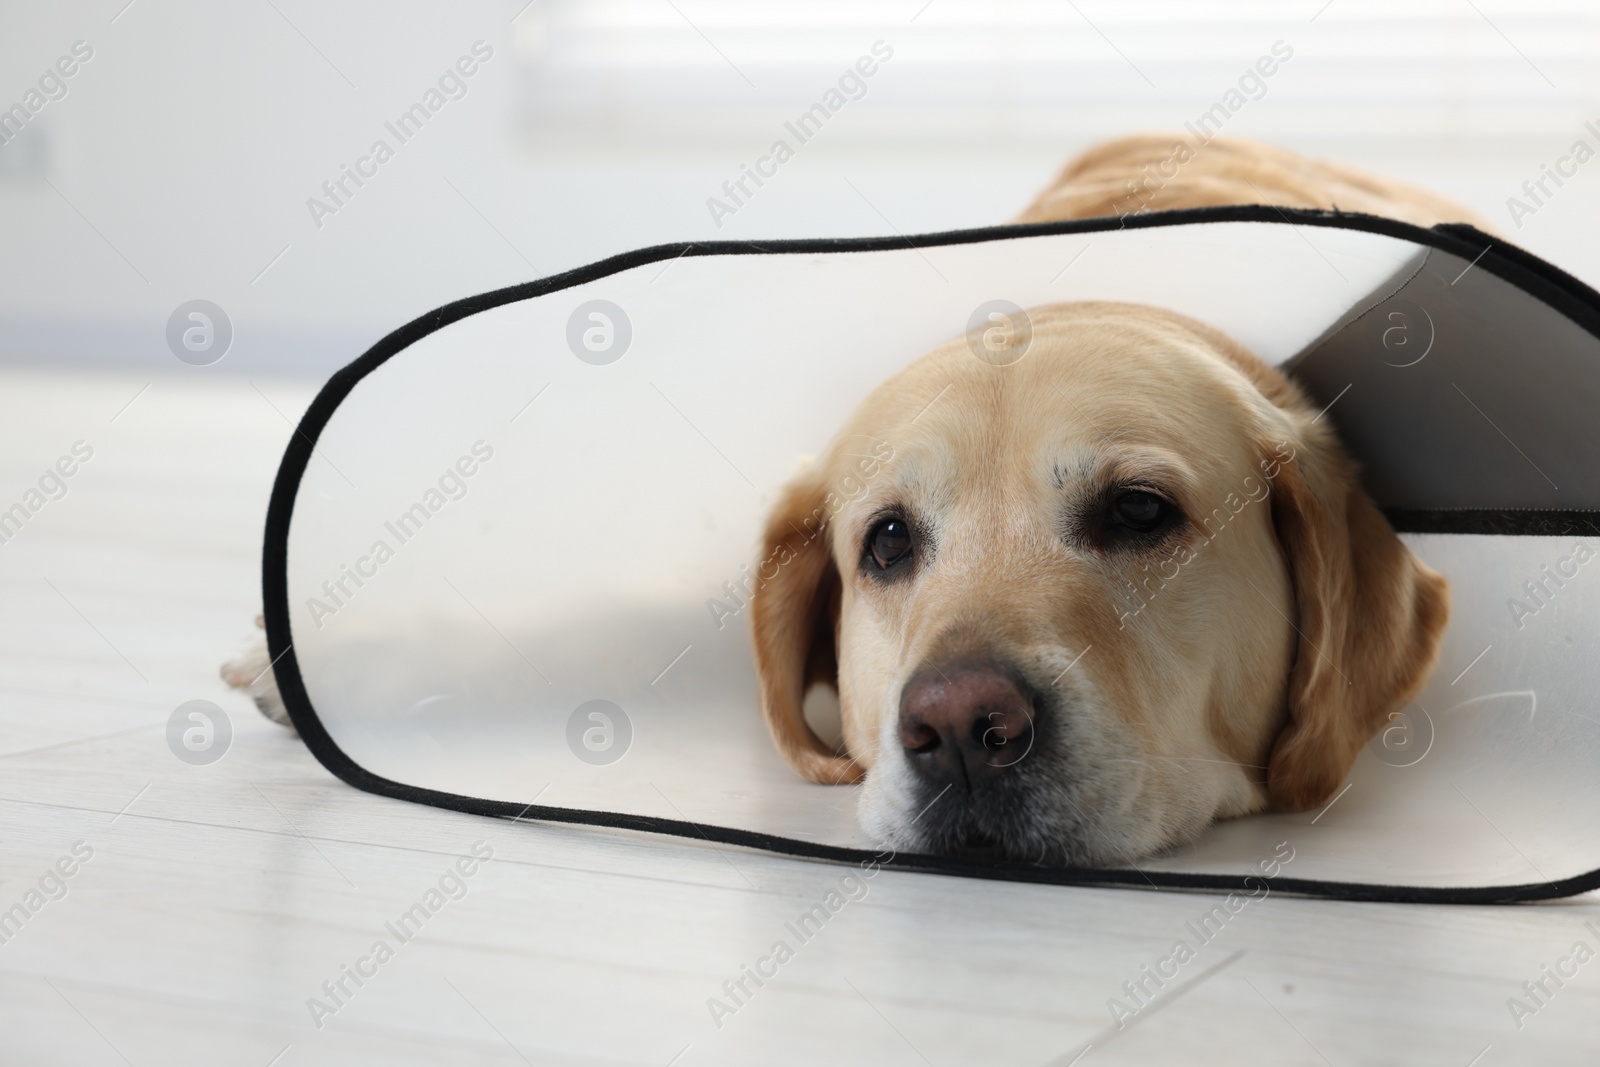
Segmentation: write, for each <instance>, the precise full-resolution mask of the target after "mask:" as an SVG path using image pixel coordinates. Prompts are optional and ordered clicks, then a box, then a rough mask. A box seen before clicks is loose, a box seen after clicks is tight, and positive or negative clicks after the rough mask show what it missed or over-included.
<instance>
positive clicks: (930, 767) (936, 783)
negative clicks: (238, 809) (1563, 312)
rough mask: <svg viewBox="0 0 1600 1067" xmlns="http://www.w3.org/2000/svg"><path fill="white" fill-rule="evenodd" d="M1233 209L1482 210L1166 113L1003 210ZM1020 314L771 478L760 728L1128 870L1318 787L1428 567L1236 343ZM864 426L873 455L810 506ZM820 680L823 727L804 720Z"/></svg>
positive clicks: (1421, 595)
mask: <svg viewBox="0 0 1600 1067" xmlns="http://www.w3.org/2000/svg"><path fill="white" fill-rule="evenodd" d="M1246 203H1269V204H1275V205H1277V206H1280V207H1305V208H1323V209H1331V208H1339V209H1342V210H1354V211H1365V212H1369V213H1373V214H1380V215H1387V216H1390V217H1394V218H1399V219H1403V220H1406V221H1410V222H1414V223H1417V224H1421V225H1431V224H1433V223H1434V222H1441V221H1476V220H1474V219H1473V218H1472V216H1471V215H1470V214H1469V213H1468V212H1466V211H1465V210H1463V209H1460V208H1458V207H1456V206H1455V205H1451V204H1449V203H1448V202H1446V201H1444V200H1441V199H1440V198H1437V197H1433V196H1431V195H1430V194H1427V193H1424V192H1421V191H1418V190H1413V189H1409V188H1407V187H1404V186H1401V185H1398V184H1397V183H1392V182H1387V181H1384V180H1382V179H1377V178H1370V177H1367V176H1365V175H1359V174H1357V173H1355V172H1353V171H1349V170H1346V169H1344V168H1339V167H1333V166H1329V165H1325V164H1318V163H1313V162H1311V161H1308V160H1304V159H1301V158H1300V157H1298V156H1293V155H1291V154H1290V153H1286V152H1282V151H1280V150H1277V149H1271V148H1267V147H1266V146H1254V145H1249V144H1246V143H1244V142H1229V141H1222V140H1217V141H1213V142H1209V143H1202V142H1198V141H1193V140H1186V139H1182V138H1176V139H1174V138H1158V137H1136V138H1128V139H1125V140H1122V141H1117V142H1112V143H1110V144H1106V145H1103V146H1100V147H1098V148H1096V149H1093V150H1091V151H1090V152H1088V153H1086V154H1085V155H1084V156H1082V157H1080V158H1079V159H1078V160H1076V161H1074V162H1073V163H1072V164H1070V165H1069V166H1068V167H1067V168H1066V169H1065V170H1064V171H1063V172H1062V174H1061V175H1060V177H1059V178H1058V179H1057V181H1056V182H1055V183H1054V184H1053V185H1052V186H1051V187H1050V188H1049V189H1047V190H1045V192H1044V193H1042V194H1041V195H1040V196H1039V197H1038V199H1037V200H1035V202H1034V203H1033V204H1032V205H1030V206H1029V207H1028V209H1027V210H1026V211H1025V212H1024V213H1023V214H1022V216H1021V217H1020V218H1019V219H1018V220H1017V221H1019V222H1040V221H1049V220H1056V219H1069V218H1085V217H1094V216H1105V215H1119V214H1127V213H1129V212H1130V211H1138V210H1159V209H1169V208H1182V207H1197V206H1206V205H1215V204H1246ZM1029 314H1030V318H1031V324H1032V344H1031V347H1030V348H1029V349H1028V351H1027V355H1026V357H1025V358H1023V359H1021V360H1019V361H1018V362H1015V363H1011V364H1007V365H997V364H995V363H993V362H986V361H984V360H980V359H978V358H976V357H975V356H974V354H973V352H972V351H971V350H970V348H969V346H968V343H967V340H966V339H965V338H961V339H957V340H954V341H952V342H950V343H949V344H947V345H945V346H943V347H941V348H940V349H938V350H936V351H935V352H933V353H931V354H929V355H928V356H926V357H924V358H923V359H921V360H919V361H917V362H916V363H914V364H912V365H911V366H910V367H908V368H906V369H905V370H904V371H902V372H901V373H899V374H897V375H895V376H894V377H893V378H891V379H889V380H888V381H887V382H885V383H884V384H883V385H881V386H880V387H879V388H878V389H877V390H876V391H874V393H873V394H872V395H871V396H870V397H869V398H868V399H867V400H866V401H865V402H864V403H863V404H862V405H861V406H860V408H858V410H857V411H856V412H855V414H854V415H853V416H852V417H851V418H850V420H849V421H848V422H847V423H846V425H845V427H844V429H843V430H842V431H841V433H840V435H839V437H838V438H837V439H836V440H835V442H834V444H833V445H832V446H831V447H830V449H829V450H828V451H827V452H826V453H825V454H824V455H823V456H822V458H821V459H819V460H818V461H817V462H816V463H815V464H813V465H812V466H811V467H810V468H809V469H808V470H807V471H805V472H803V473H802V474H801V475H800V476H799V477H798V478H797V479H796V480H795V481H794V482H793V483H792V484H791V485H790V486H789V487H788V488H787V489H786V490H785V492H784V494H783V496H782V498H781V500H780V502H779V503H778V505H777V507H776V508H775V510H774V512H773V514H772V516H771V517H770V519H769V522H768V525H767V528H766V533H765V536H764V544H763V546H762V557H761V558H762V559H764V560H773V561H776V563H777V566H776V571H775V573H774V574H773V575H772V576H771V577H768V576H766V575H765V574H763V576H762V581H761V583H760V585H759V586H758V588H757V590H756V593H755V595H754V597H753V599H752V619H753V623H752V624H753V627H754V637H755V651H756V658H757V665H758V668H759V675H760V680H761V689H762V710H763V713H764V715H765V717H766V719H767V723H768V725H769V727H770V728H771V732H772V735H773V738H774V740H775V742H776V743H777V745H778V748H779V750H780V751H781V752H782V753H783V755H784V757H785V759H786V760H787V761H788V762H789V764H790V766H792V767H793V768H794V769H795V770H796V771H797V772H799V773H800V774H802V775H803V776H805V777H807V778H809V779H811V780H813V781H817V782H828V783H838V782H853V781H858V780H860V779H861V778H863V777H865V779H866V785H865V788H864V790H863V792H862V797H861V818H862V822H863V824H864V826H865V827H866V828H867V829H868V830H869V831H870V832H871V833H872V834H873V835H874V836H875V837H876V838H878V839H879V840H881V841H883V842H885V843H888V844H891V845H893V846H895V847H897V848H902V849H908V850H916V851H939V852H946V853H965V854H977V855H992V856H1005V857H1010V858H1016V859H1027V860H1039V861H1045V862H1055V863H1080V864H1081V863H1112V862H1121V861H1126V860H1130V859H1135V858H1138V857H1139V856H1143V855H1147V854H1149V853H1151V852H1154V851H1157V850H1160V849H1162V848H1165V847H1168V846H1171V845H1173V844H1175V843H1178V842H1181V841H1185V840H1188V839H1190V838H1192V837H1193V836H1194V835H1196V834H1198V833H1199V832H1200V831H1201V830H1203V829H1204V828H1205V827H1206V826H1207V825H1209V824H1210V823H1211V822H1212V821H1213V820H1214V819H1217V818H1228V817H1233V816H1238V815H1244V814H1248V813H1250V812H1255V811H1260V810H1263V809H1265V808H1268V807H1275V808H1279V809H1288V810H1299V809H1304V808H1307V807H1310V806H1313V805H1316V804H1318V803H1321V802H1323V801H1325V800H1326V798H1328V797H1329V796H1331V795H1332V793H1333V791H1334V790H1335V789H1336V788H1337V787H1338V784H1339V782H1340V781H1341V780H1342V779H1343V778H1344V776H1345V774H1346V773H1347V772H1348V770H1349V767H1350V765H1351V763H1352V762H1353V761H1354V759H1355V757H1356V755H1357V753H1358V752H1359V750H1360V748H1361V746H1362V745H1364V744H1365V743H1366V742H1367V741H1368V740H1369V739H1370V738H1371V737H1372V736H1373V734H1374V733H1375V732H1376V731H1377V730H1378V729H1379V727H1380V726H1381V724H1382V723H1383V722H1384V721H1385V719H1386V717H1387V716H1388V715H1389V714H1390V713H1391V712H1393V711H1395V710H1397V709H1398V708H1399V707H1400V706H1401V705H1402V704H1403V703H1404V701H1405V700H1407V699H1408V698H1409V697H1410V696H1411V695H1412V693H1414V692H1415V691H1416V689H1417V688H1418V687H1420V685H1421V684H1422V682H1423V681H1424V680H1425V679H1426V677H1427V675H1428V673H1429V671H1430V670H1431V669H1432V666H1433V662H1434V659H1435V657H1436V655H1437V650H1438V644H1439V638H1440V635H1441V633H1442V631H1443V628H1444V625H1445V621H1446V617H1447V615H1448V589H1447V587H1446V585H1445V583H1444V581H1443V579H1441V578H1440V577H1439V576H1438V575H1436V574H1434V573H1433V572H1432V571H1430V570H1428V568H1426V567H1425V566H1423V565H1422V564H1421V563H1420V562H1418V561H1417V560H1416V559H1415V557H1413V556H1412V554H1411V553H1410V552H1409V551H1408V550H1407V549H1406V548H1405V546H1404V545H1402V544H1401V542H1400V541H1399V539H1398V538H1397V537H1396V536H1395V534H1394V532H1393V530H1392V529H1390V527H1389V526H1388V524H1387V522H1386V521H1385V520H1384V519H1383V517H1382V515H1381V514H1380V513H1379V512H1378V510H1377V509H1376V507H1375V506H1374V505H1373V504H1372V502H1371V500H1370V499H1368V497H1367V496H1366V494H1365V493H1364V492H1363V491H1362V490H1361V488H1360V486H1359V483H1358V482H1357V480H1356V472H1355V468H1354V465H1353V463H1352V462H1351V461H1350V459H1349V458H1348V457H1347V456H1346V455H1345V453H1344V452H1343V450H1342V448H1341V447H1340V445H1339V443H1338V442H1337V440H1336V439H1335V438H1334V436H1333V433H1332V431H1331V430H1330V428H1329V426H1328V425H1327V424H1326V423H1325V422H1319V421H1318V420H1317V418H1316V414H1317V413H1316V411H1315V410H1314V409H1313V408H1312V407H1311V406H1310V405H1309V404H1308V403H1307V401H1306V399H1305V398H1304V396H1303V395H1302V394H1301V393H1300V391H1299V390H1298V389H1297V388H1296V387H1295V386H1294V385H1293V384H1291V383H1290V382H1289V381H1288V380H1287V379H1285V378H1284V377H1283V376H1282V375H1281V374H1279V373H1278V372H1277V371H1276V370H1274V369H1272V368H1270V367H1268V366H1266V365H1265V364H1263V363H1261V362H1260V361H1259V360H1257V359H1256V358H1255V357H1254V356H1252V355H1251V354H1250V353H1248V352H1246V351H1244V350H1243V349H1242V348H1240V347H1239V346H1238V345H1236V344H1235V343H1233V342H1232V341H1230V340H1229V339H1228V338H1226V337H1224V336H1222V335H1221V334H1219V333H1217V332H1216V331H1214V330H1212V329H1210V328H1208V327H1206V326H1204V325H1202V324H1200V323H1197V322H1194V321H1192V320H1189V319H1186V318H1184V317H1182V316H1179V315H1176V314H1173V313H1170V312H1165V311H1161V310H1157V309H1155V308H1150V307H1144V306H1138V305H1131V304H1110V303H1088V304H1064V305H1055V306H1050V307H1045V308H1038V309H1032V310H1031V311H1030V313H1029ZM935 400H937V402H936V403H934V402H933V401H935ZM863 442H866V443H868V444H878V445H881V444H883V443H887V445H888V446H889V448H888V449H884V450H881V451H880V452H878V454H888V455H890V456H891V457H892V458H890V459H888V460H886V461H884V463H883V465H882V467H881V468H880V469H879V470H878V472H877V473H875V474H874V477H873V478H872V479H871V482H870V485H869V486H868V489H867V491H866V492H865V493H863V494H862V495H860V496H859V497H858V498H856V499H855V500H853V501H851V502H850V503H848V504H847V505H846V506H845V507H844V508H843V509H842V510H839V511H837V512H835V513H832V514H829V511H828V509H826V508H824V507H823V497H824V495H825V493H826V487H827V486H829V485H833V484H837V483H838V482H839V481H840V479H841V478H842V477H844V476H845V475H846V474H847V473H848V472H849V469H850V468H851V466H852V464H853V463H855V462H856V457H857V456H858V455H859V454H860V453H861V452H862V449H863V447H864V445H863ZM823 515H827V516H828V517H827V518H826V520H825V526H824V528H823V530H822V533H823V534H824V536H816V533H817V521H818V519H817V517H818V516H823ZM266 667H267V657H266V653H265V649H264V648H262V649H258V650H256V651H254V652H252V653H251V654H249V655H248V656H246V657H243V658H241V659H240V660H238V661H235V662H234V663H231V664H229V665H228V666H227V667H225V668H224V676H225V677H226V678H227V679H228V680H229V682H230V684H234V685H238V686H241V687H246V688H251V690H252V692H253V695H254V696H255V698H256V701H257V703H258V704H259V705H260V706H261V707H262V709H263V711H265V712H266V713H267V714H268V715H269V716H271V717H273V718H275V719H278V720H279V721H284V717H283V711H282V705H281V702H280V701H279V700H278V698H277V692H276V689H275V687H273V684H272V678H271V672H270V671H269V670H267V669H266ZM816 684H826V685H831V686H833V687H835V688H836V689H837V691H838V694H839V702H840V709H841V718H842V725H843V751H840V752H836V751H834V750H833V749H831V748H830V747H828V746H827V745H825V744H823V742H822V741H820V740H819V739H818V738H817V736H816V734H815V733H814V732H813V731H812V730H811V728H810V727H809V726H808V725H807V724H806V721H805V718H804V716H803V713H802V703H803V700H804V697H805V694H806V692H807V691H808V690H809V689H810V688H811V686H813V685H816Z"/></svg>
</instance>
